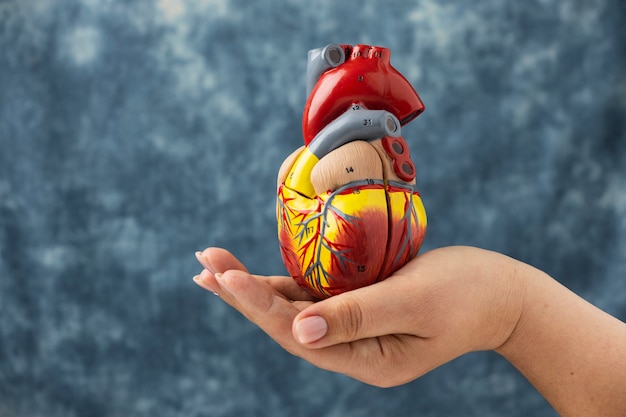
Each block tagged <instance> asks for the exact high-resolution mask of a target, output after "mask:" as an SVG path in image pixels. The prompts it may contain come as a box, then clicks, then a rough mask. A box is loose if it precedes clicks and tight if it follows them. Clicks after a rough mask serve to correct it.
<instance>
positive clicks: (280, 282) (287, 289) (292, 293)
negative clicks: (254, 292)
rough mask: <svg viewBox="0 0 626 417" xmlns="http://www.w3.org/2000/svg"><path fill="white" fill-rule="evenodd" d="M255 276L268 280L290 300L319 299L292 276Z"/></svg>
mask: <svg viewBox="0 0 626 417" xmlns="http://www.w3.org/2000/svg"><path fill="white" fill-rule="evenodd" d="M255 277H256V278H257V279H259V280H261V281H265V282H267V283H268V284H269V285H271V286H272V287H273V288H274V289H275V290H276V291H278V292H279V293H281V294H282V295H283V296H285V297H286V298H287V299H289V300H293V301H317V300H318V299H317V298H315V297H313V296H312V295H311V294H309V293H308V292H306V291H305V290H304V289H303V288H302V287H301V286H299V285H298V284H297V283H296V281H295V280H294V279H293V278H291V277H286V276H269V277H267V276H260V275H255Z"/></svg>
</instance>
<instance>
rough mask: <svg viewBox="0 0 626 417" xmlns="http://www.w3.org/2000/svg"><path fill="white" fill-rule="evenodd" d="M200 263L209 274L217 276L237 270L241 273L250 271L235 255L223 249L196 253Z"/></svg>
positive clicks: (208, 249) (211, 249) (209, 249)
mask: <svg viewBox="0 0 626 417" xmlns="http://www.w3.org/2000/svg"><path fill="white" fill-rule="evenodd" d="M196 258H197V259H198V262H200V264H202V266H204V267H205V268H206V269H208V270H209V272H211V273H213V274H215V273H217V272H224V271H228V270H229V269H236V270H239V271H246V272H247V271H248V269H247V268H246V267H245V266H244V264H242V263H241V262H240V261H239V260H238V259H237V258H236V257H235V256H234V255H233V254H231V253H230V252H229V251H227V250H226V249H222V248H207V249H205V250H204V251H202V252H196Z"/></svg>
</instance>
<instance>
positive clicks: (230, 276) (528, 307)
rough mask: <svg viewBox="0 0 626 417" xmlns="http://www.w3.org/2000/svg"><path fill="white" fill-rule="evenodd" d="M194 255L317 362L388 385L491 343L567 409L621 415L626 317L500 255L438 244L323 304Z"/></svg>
mask: <svg viewBox="0 0 626 417" xmlns="http://www.w3.org/2000/svg"><path fill="white" fill-rule="evenodd" d="M196 256H197V257H198V260H199V261H200V263H201V264H202V265H203V266H204V268H205V269H204V270H203V271H202V273H201V274H200V275H197V276H196V277H194V281H195V282H196V283H197V284H198V285H200V286H201V287H203V288H205V289H207V290H208V291H211V292H214V293H216V294H217V295H219V296H220V298H222V299H223V300H224V301H225V302H226V303H228V304H229V305H231V306H232V307H234V308H235V309H237V310H238V311H239V312H241V313H242V314H243V315H244V316H245V317H247V318H248V319H249V320H250V321H252V322H253V323H255V324H256V325H258V326H259V327H260V328H261V329H263V330H264V331H265V332H266V333H267V334H268V335H269V336H270V337H272V338H273V339H274V340H275V341H276V342H278V343H279V344H280V345H281V346H282V347H283V348H285V349H286V350H287V351H289V352H290V353H292V354H294V355H297V356H299V357H301V358H303V359H305V360H307V361H309V362H311V363H312V364H314V365H316V366H318V367H320V368H323V369H327V370H331V371H335V372H340V373H343V374H346V375H348V376H351V377H353V378H355V379H357V380H360V381H363V382H365V383H368V384H371V385H375V386H379V387H391V386H395V385H400V384H403V383H406V382H408V381H411V380H413V379H416V378H418V377H420V376H422V375H424V374H425V373H426V372H428V371H430V370H432V369H434V368H436V367H438V366H440V365H442V364H444V363H446V362H448V361H450V360H452V359H454V358H456V357H458V356H460V355H463V354H464V353H467V352H471V351H476V350H494V351H496V352H497V353H499V354H500V355H502V356H504V357H505V358H506V359H507V360H509V361H510V362H511V363H512V364H513V365H514V366H515V367H517V369H519V370H520V371H521V372H522V373H523V374H524V375H525V376H526V377H527V378H528V379H529V381H530V382H531V383H532V384H533V385H534V386H535V387H536V388H537V389H538V390H539V392H540V393H541V394H542V395H543V396H544V397H545V398H546V399H547V400H548V401H549V402H550V403H551V404H552V406H553V407H554V408H555V409H556V410H557V411H558V412H559V414H560V415H562V416H583V415H585V416H586V415H589V416H624V415H626V324H624V323H623V322H621V321H619V320H617V319H616V318H614V317H612V316H610V315H608V314H606V313H605V312H603V311H601V310H599V309H598V308H596V307H594V306H593V305H591V304H589V303H587V302H586V301H584V300H583V299H581V298H580V297H578V296H577V295H576V294H574V293H573V292H571V291H569V290H568V289H567V288H565V287H563V286H562V285H560V284H559V283H558V282H556V281H555V280H553V279H552V278H550V277H549V276H548V275H546V274H545V273H543V272H541V271H539V270H537V269H535V268H533V267H531V266H529V265H526V264H524V263H521V262H519V261H516V260H514V259H512V258H509V257H506V256H504V255H501V254H498V253H495V252H490V251H486V250H482V249H477V248H471V247H447V248H441V249H436V250H433V251H430V252H427V253H425V254H423V255H420V256H418V257H417V258H415V259H414V260H412V261H411V262H409V263H408V264H407V265H405V266H404V267H403V268H401V269H400V270H398V271H397V272H396V273H395V274H394V275H393V276H391V277H389V278H387V279H386V280H384V281H382V282H379V283H376V284H374V285H371V286H368V287H365V288H360V289H357V290H354V291H350V292H346V293H343V294H340V295H337V296H334V297H332V298H329V299H326V300H322V301H316V300H314V299H313V298H312V297H311V296H310V295H308V293H306V292H305V291H304V290H303V289H301V288H300V287H298V285H297V284H296V283H295V282H294V281H293V280H292V279H291V278H290V277H285V276H269V277H268V276H259V275H252V274H250V273H248V271H247V269H246V268H245V267H244V265H242V264H241V263H240V262H239V261H238V260H237V259H236V258H235V257H234V256H233V255H232V254H230V253H229V252H227V251H226V250H224V249H220V248H209V249H206V250H204V251H203V252H198V253H197V254H196ZM320 320H321V322H324V323H325V326H317V325H312V324H315V323H319V322H320Z"/></svg>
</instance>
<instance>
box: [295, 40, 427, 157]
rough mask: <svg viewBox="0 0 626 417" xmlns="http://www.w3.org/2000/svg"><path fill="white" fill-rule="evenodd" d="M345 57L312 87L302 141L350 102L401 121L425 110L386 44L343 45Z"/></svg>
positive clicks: (409, 119) (335, 116)
mask: <svg viewBox="0 0 626 417" xmlns="http://www.w3.org/2000/svg"><path fill="white" fill-rule="evenodd" d="M342 47H343V48H344V51H345V54H346V61H345V62H344V63H343V64H341V65H339V66H338V67H336V68H333V69H330V70H328V71H326V72H324V73H323V74H322V75H321V76H320V78H319V80H318V82H317V84H316V85H315V88H313V90H312V91H311V94H310V95H309V97H308V100H307V102H306V105H305V108H304V114H303V117H302V134H303V136H304V143H305V145H308V144H309V143H310V142H311V140H313V138H314V137H315V135H317V133H319V131H320V130H322V129H323V128H324V126H326V125H327V124H328V123H330V122H331V121H333V120H335V119H336V118H337V117H338V116H339V115H341V114H342V113H343V112H345V111H346V110H347V109H348V108H350V106H352V105H353V104H359V105H361V106H363V107H365V108H367V109H371V110H387V111H389V112H391V113H393V114H394V115H395V116H396V117H397V118H398V120H400V123H401V124H402V125H404V124H406V123H408V122H410V121H411V120H413V119H414V118H416V117H417V116H418V115H419V114H420V113H422V112H423V111H424V104H423V103H422V100H421V99H420V97H419V95H418V94H417V92H416V91H415V90H414V89H413V87H412V86H411V84H410V83H409V82H408V81H407V79H406V78H404V76H403V75H402V74H400V73H399V72H398V71H397V70H396V69H395V68H394V67H393V66H392V65H391V62H390V55H391V52H390V51H389V49H387V48H382V47H378V46H367V45H356V46H354V47H353V46H350V45H342Z"/></svg>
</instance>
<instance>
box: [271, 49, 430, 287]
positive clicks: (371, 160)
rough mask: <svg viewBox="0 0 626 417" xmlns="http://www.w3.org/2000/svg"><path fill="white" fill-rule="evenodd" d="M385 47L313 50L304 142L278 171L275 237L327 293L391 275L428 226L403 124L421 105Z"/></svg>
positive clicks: (306, 281) (294, 271)
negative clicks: (393, 63)
mask: <svg viewBox="0 0 626 417" xmlns="http://www.w3.org/2000/svg"><path fill="white" fill-rule="evenodd" d="M389 58H390V51H389V50H388V49H386V48H381V47H377V46H366V45H356V46H350V45H328V46H326V47H325V48H320V49H314V50H311V51H309V57H308V67H307V94H308V99H307V102H306V105H305V108H304V115H303V118H302V125H303V126H302V132H303V135H304V144H305V145H306V146H304V147H303V148H301V149H299V150H298V151H296V152H295V153H294V154H292V155H291V156H290V157H289V158H287V160H286V161H285V162H284V163H283V166H282V167H281V169H280V172H279V178H278V183H279V185H278V202H277V220H278V237H279V240H280V249H281V255H282V258H283V261H284V263H285V266H286V267H287V270H288V272H289V274H290V275H291V276H292V277H293V278H294V279H295V280H296V281H297V282H298V284H300V286H302V287H303V288H305V289H306V290H307V291H308V292H309V293H311V294H312V295H314V296H316V297H319V298H326V297H329V296H332V295H336V294H339V293H342V292H344V291H348V290H352V289H356V288H359V287H363V286H366V285H370V284H373V283H375V282H377V281H380V280H382V279H385V278H386V277H388V276H389V275H391V274H392V273H393V272H395V271H396V270H397V269H398V268H400V267H401V266H403V265H404V264H406V263H407V262H408V261H409V260H411V259H412V258H414V257H415V256H416V255H417V252H418V251H419V248H420V246H421V244H422V241H423V239H424V234H425V232H426V212H425V210H424V206H423V204H422V200H421V198H420V195H419V193H418V192H417V190H416V187H415V166H414V165H413V161H412V160H411V158H410V154H409V148H408V146H407V143H406V141H405V140H404V139H403V138H402V136H401V135H400V130H401V126H403V125H405V124H406V123H408V122H410V121H411V120H413V119H414V118H415V117H417V116H418V115H419V114H420V113H421V112H422V111H423V110H424V105H423V103H422V101H421V100H420V98H419V96H418V94H417V93H416V92H415V90H414V89H413V87H411V85H410V84H409V82H408V81H407V80H406V79H405V78H404V77H403V76H402V75H401V74H400V73H399V72H398V71H397V70H396V69H395V68H393V67H392V66H391V63H390V59H389Z"/></svg>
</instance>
